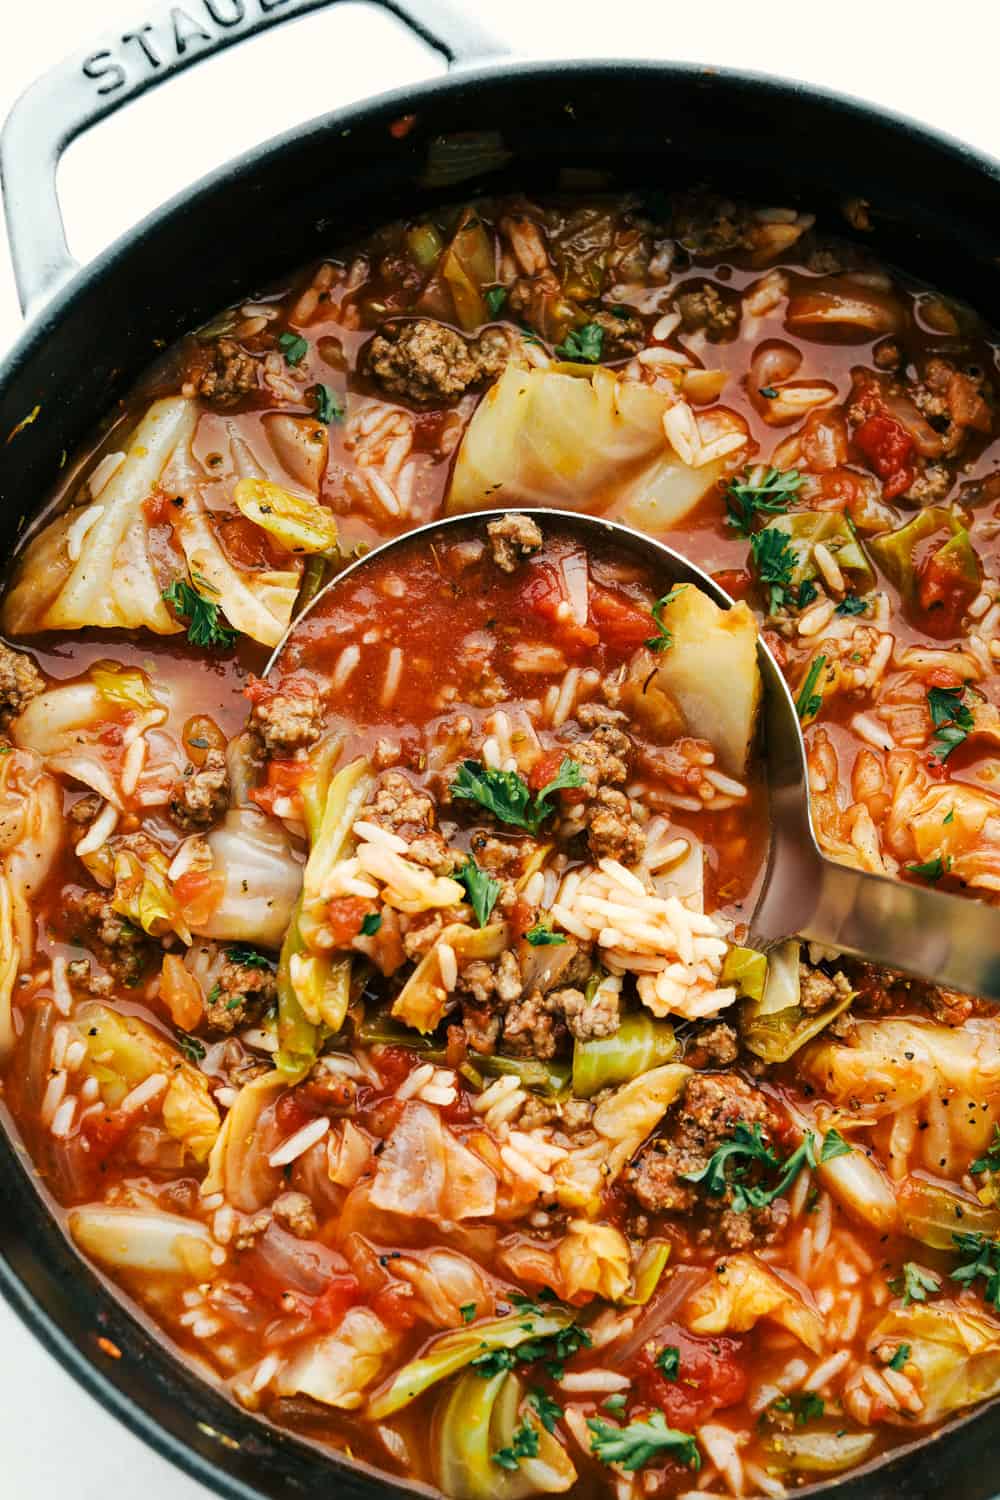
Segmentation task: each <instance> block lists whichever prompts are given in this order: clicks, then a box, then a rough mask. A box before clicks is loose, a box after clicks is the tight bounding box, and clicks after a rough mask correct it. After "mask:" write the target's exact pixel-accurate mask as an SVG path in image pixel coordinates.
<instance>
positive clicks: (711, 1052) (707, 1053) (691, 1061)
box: [684, 1021, 740, 1068]
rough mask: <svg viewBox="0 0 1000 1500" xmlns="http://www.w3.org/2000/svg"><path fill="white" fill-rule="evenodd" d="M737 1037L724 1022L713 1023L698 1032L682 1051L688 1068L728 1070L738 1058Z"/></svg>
mask: <svg viewBox="0 0 1000 1500" xmlns="http://www.w3.org/2000/svg"><path fill="white" fill-rule="evenodd" d="M739 1051H740V1043H739V1037H738V1036H737V1034H736V1031H735V1029H734V1028H733V1027H732V1026H729V1025H727V1024H726V1022H725V1021H715V1022H713V1023H712V1024H711V1025H709V1026H706V1027H705V1028H704V1030H702V1031H698V1032H696V1033H695V1034H694V1036H693V1037H692V1038H691V1039H690V1041H689V1042H688V1045H687V1046H686V1047H685V1049H684V1061H685V1062H686V1063H687V1065H688V1067H689V1068H728V1067H729V1065H730V1063H734V1062H735V1061H736V1059H737V1057H738V1056H739Z"/></svg>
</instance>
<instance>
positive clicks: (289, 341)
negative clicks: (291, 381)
mask: <svg viewBox="0 0 1000 1500" xmlns="http://www.w3.org/2000/svg"><path fill="white" fill-rule="evenodd" d="M278 348H279V349H280V350H281V352H282V354H283V355H284V356H285V364H286V365H300V364H301V363H302V361H303V360H304V359H305V357H306V355H307V354H308V353H309V345H308V343H307V342H306V340H305V339H304V338H303V337H302V335H301V334H300V333H279V335H278Z"/></svg>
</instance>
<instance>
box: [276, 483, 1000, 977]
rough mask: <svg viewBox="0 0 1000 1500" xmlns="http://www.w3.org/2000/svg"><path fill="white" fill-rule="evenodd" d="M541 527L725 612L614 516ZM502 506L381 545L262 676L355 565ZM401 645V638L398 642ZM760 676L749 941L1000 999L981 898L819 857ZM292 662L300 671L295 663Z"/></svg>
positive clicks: (798, 749) (479, 533) (990, 919)
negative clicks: (763, 823)
mask: <svg viewBox="0 0 1000 1500" xmlns="http://www.w3.org/2000/svg"><path fill="white" fill-rule="evenodd" d="M517 513H518V514H519V515H526V516H531V517H532V518H533V519H534V520H535V521H537V522H538V524H539V525H540V526H541V527H542V529H543V531H544V528H545V526H546V525H547V524H548V525H551V524H552V522H553V521H557V522H558V523H559V527H560V530H562V531H564V532H565V531H568V532H570V533H571V534H573V535H574V536H576V537H577V538H578V539H579V541H580V542H581V544H582V545H583V546H584V547H585V548H586V549H587V550H588V551H590V550H592V549H593V548H594V547H595V546H598V545H599V546H600V547H601V548H602V550H605V551H606V550H607V548H608V545H609V543H611V544H612V546H613V547H614V549H615V550H616V551H617V552H618V553H619V555H620V556H622V557H627V558H632V559H635V560H636V561H637V562H639V563H641V564H642V565H643V566H644V567H645V568H648V569H649V570H650V571H651V572H652V573H653V576H654V577H656V578H658V579H659V580H661V583H662V588H661V592H663V593H666V591H667V590H668V589H669V588H670V587H672V586H673V585H674V584H678V583H691V584H694V585H696V587H698V588H700V589H702V590H703V591H704V592H705V593H706V594H708V595H709V597H710V598H711V599H713V600H714V601H715V603H716V604H719V605H721V606H722V607H723V608H724V609H728V608H730V607H731V605H732V600H731V599H730V597H729V595H728V594H727V593H726V592H725V591H724V590H723V589H722V588H720V587H719V585H718V584H717V583H716V582H715V581H714V579H712V578H711V577H710V576H709V575H708V574H707V573H705V572H704V571H703V570H702V569H701V568H699V567H697V566H696V564H694V563H693V562H691V561H690V560H689V559H688V558H686V557H683V556H682V555H681V554H680V553H679V552H675V551H674V550H673V548H672V547H668V546H666V545H665V544H664V543H663V542H658V541H656V540H654V538H652V537H649V536H646V535H644V534H643V533H641V532H637V531H633V530H632V529H631V528H630V527H627V526H623V525H621V524H619V523H618V522H616V521H611V520H606V519H604V518H602V517H598V516H591V515H585V514H582V513H580V512H577V511H565V510H549V509H534V508H531V507H524V506H519V507H517ZM505 514H507V511H506V510H490V511H476V512H472V513H470V514H463V515H458V516H452V517H450V518H448V519H445V520H439V521H432V522H430V523H429V524H428V525H426V526H421V527H417V528H415V529H413V530H412V531H407V532H404V533H403V534H402V535H400V536H398V537H395V538H393V539H392V540H391V541H388V542H383V543H382V544H381V545H380V546H378V547H375V548H373V549H372V551H370V552H368V553H366V554H365V555H364V556H363V557H361V558H359V559H358V560H357V561H356V562H354V563H351V564H350V565H349V566H348V567H346V568H345V569H343V571H342V572H340V573H338V574H337V576H336V577H335V578H333V579H332V580H331V581H330V582H329V583H328V584H327V585H326V587H325V588H323V589H321V590H320V591H319V592H318V593H317V594H316V596H315V598H314V599H312V600H311V602H310V603H309V605H308V606H307V608H306V609H305V610H303V612H302V613H301V614H300V615H299V616H298V618H297V619H296V620H295V622H294V623H293V624H292V625H291V626H290V627H289V629H288V630H287V631H286V633H285V635H284V636H283V637H282V639H281V641H279V643H278V645H277V646H276V647H275V650H274V652H273V654H272V656H271V658H270V660H269V661H268V664H267V667H266V669H265V675H268V674H271V673H274V672H276V671H280V670H281V668H282V665H283V664H284V666H285V669H286V670H287V667H288V663H287V662H286V661H285V660H284V659H285V658H286V655H287V654H289V653H291V654H292V655H294V656H295V657H299V656H300V655H301V654H302V653H303V652H304V651H305V650H306V648H307V632H308V623H307V622H308V621H309V618H310V615H311V614H312V612H313V611H314V610H315V609H316V608H317V606H318V605H320V603H321V602H322V601H324V600H329V598H330V595H331V594H332V593H334V592H336V591H337V590H338V589H340V588H341V587H342V586H343V585H344V583H345V582H346V581H347V580H348V579H353V580H355V581H356V575H357V573H358V572H359V571H360V570H363V569H366V568H368V567H370V566H371V565H372V564H374V563H376V562H382V561H384V560H385V558H386V557H387V556H388V555H389V554H391V553H392V552H394V551H396V550H398V549H400V548H402V547H412V546H413V545H414V544H416V545H418V546H419V545H420V544H421V542H422V541H423V542H424V543H426V545H427V546H430V545H431V544H432V543H433V542H434V541H435V540H436V539H438V538H441V539H442V540H444V539H451V540H455V539H456V537H458V536H469V537H477V538H482V537H484V536H485V534H486V525H487V523H488V522H489V521H491V520H496V519H498V518H499V517H500V516H503V515H505ZM400 644H403V645H405V643H400ZM757 659H758V664H759V667H760V672H761V676H762V679H763V686H764V693H763V708H762V713H761V725H760V735H761V743H760V749H761V753H762V756H763V763H764V767H765V772H766V782H767V792H768V804H769V820H770V842H769V846H768V852H767V861H766V867H765V870H764V874H763V879H762V881H761V883H760V885H759V888H758V894H757V900H756V905H755V907H754V910H753V913H752V915H751V916H750V918H749V926H750V939H749V940H750V942H751V943H753V945H754V946H756V947H761V948H768V947H770V946H772V945H773V944H775V943H777V942H779V941H781V940H782V939H785V938H788V937H793V936H796V937H801V938H804V939H806V940H807V941H809V942H814V943H818V944H821V945H822V946H823V947H825V948H830V949H834V950H836V951H837V952H838V953H846V954H849V955H850V956H851V957H852V958H860V959H866V960H868V961H869V962H870V963H873V964H879V965H883V966H885V967H886V968H889V969H896V970H899V971H901V972H902V973H904V974H908V975H910V976H912V977H914V978H916V979H923V980H928V981H930V982H931V983H934V984H939V985H943V986H945V987H946V988H947V989H953V990H958V991H960V992H962V993H964V994H970V995H978V996H981V997H982V998H984V999H987V1000H997V1001H1000V920H998V918H997V914H996V911H995V910H994V909H993V908H992V907H990V906H987V905H985V904H983V903H981V902H977V901H968V900H965V899H963V898H962V897H961V896H956V895H951V894H949V893H947V892H944V891H937V890H934V889H932V888H930V887H925V886H919V885H916V884H913V883H911V882H908V881H903V880H894V879H892V878H890V877H888V876H884V875H875V874H872V873H870V872H869V871H866V870H858V869H854V868H852V867H850V866H848V865H842V864H837V863H836V862H835V861H833V860H831V859H828V858H827V857H826V855H824V854H823V853H821V851H820V848H819V843H818V841H817V838H816V831H815V828H814V826H813V822H812V817H811V813H810V810H809V772H808V765H807V759H806V745H805V740H804V738H803V734H802V726H801V724H800V722H799V715H798V711H797V709H796V705H795V700H794V699H793V697H792V694H791V692H790V691H789V687H788V684H787V682H786V681H785V678H784V676H783V675H782V673H781V670H780V669H779V667H778V664H777V662H776V661H775V659H774V657H773V656H772V655H771V652H770V651H769V650H768V649H767V647H766V646H765V645H764V643H763V641H758V647H757ZM300 664H301V663H300V662H298V661H297V662H296V665H300Z"/></svg>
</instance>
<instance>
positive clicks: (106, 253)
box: [0, 55, 1000, 387]
mask: <svg viewBox="0 0 1000 1500" xmlns="http://www.w3.org/2000/svg"><path fill="white" fill-rule="evenodd" d="M621 73H641V74H646V75H651V76H655V75H660V76H662V77H663V78H664V80H667V79H670V78H683V79H685V80H692V81H697V80H698V79H701V80H702V81H703V82H704V84H705V85H706V86H712V85H716V84H717V85H719V86H720V87H722V88H728V87H735V88H742V89H748V90H750V91H751V92H753V93H756V94H758V95H760V96H761V97H762V98H768V97H771V98H774V99H776V100H777V99H784V100H788V99H793V100H794V99H796V98H803V97H804V98H808V99H811V100H817V101H819V102H820V103H821V104H823V105H825V106H826V107H827V108H829V110H830V111H831V113H832V114H833V115H837V114H841V115H852V116H854V117H856V118H864V117H868V118H869V119H873V120H877V121H878V122H879V123H880V124H884V125H887V126H888V127H889V128H890V129H891V130H893V131H894V132H896V133H897V134H899V135H901V136H905V137H907V138H908V140H909V142H910V143H911V144H912V145H914V146H917V147H928V148H932V149H934V150H935V151H938V152H940V151H944V152H945V153H946V154H947V155H949V156H951V157H953V158H955V159H956V160H959V161H962V162H963V163H966V164H970V165H972V166H973V167H974V168H976V169H977V170H978V171H979V172H980V173H981V174H982V175H983V176H984V177H985V178H986V179H987V180H988V181H990V182H992V183H993V184H994V185H995V186H996V187H997V188H998V189H1000V156H993V155H992V154H991V153H989V152H986V151H983V150H982V149H980V148H979V147H978V146H973V145H971V144H970V143H969V142H967V141H963V140H962V139H961V138H960V137H958V136H955V135H952V134H951V133H950V132H948V131H945V130H940V129H938V128H937V127H936V126H932V125H929V124H927V123H925V122H924V121H921V120H918V119H916V118H915V117H914V116H912V115H908V114H906V113H904V112H902V111H899V110H894V109H890V108H885V107H884V106H882V105H880V104H878V103H876V102H875V101H873V100H869V99H866V98H862V97H860V96H857V95H853V94H849V93H846V92H844V91H842V90H837V89H831V88H827V87H826V86H824V85H819V84H813V83H809V82H806V81H803V80H801V79H795V78H790V77H786V76H785V75H783V74H778V73H767V72H762V71H760V70H757V69H749V68H747V69H744V68H732V67H719V66H717V65H715V64H712V63H705V62H688V61H678V60H674V59H669V58H667V59H656V58H636V57H628V56H624V57H610V58H606V57H594V58H588V57H578V58H515V59H511V58H509V57H506V56H503V55H502V56H500V57H497V58H495V59H486V60H484V61H483V62H482V63H478V64H475V65H473V66H464V65H463V66H461V67H458V68H456V69H455V70H454V71H452V72H447V73H444V74H443V75H440V76H436V77H431V78H429V79H425V80H423V81H422V82H418V83H415V84H404V85H401V86H400V87H399V88H395V89H390V90H386V91H384V92H381V93H378V94H372V95H370V96H368V97H366V98H364V99H361V100H357V101H355V102H354V103H352V104H347V105H343V106H341V107H340V108H338V109H334V110H330V111H328V112H327V113H324V114H321V115H316V116H313V117H312V118H311V119H309V120H305V121H303V122H302V123H300V124H298V125H294V126H291V127H289V128H288V129H287V130H284V131H281V132H280V133H279V134H277V135H275V136H271V137H269V138H268V139H267V140H266V141H263V142H261V143H260V144H259V145H257V146H253V147H251V148H250V149H249V150H247V151H244V152H241V153H239V154H237V155H236V156H233V157H230V158H229V159H228V160H227V161H225V162H223V163H221V165H219V166H218V167H215V168H213V170H212V171H211V172H208V173H205V174H204V175H203V176H202V177H199V178H196V179H195V181H194V182H192V183H191V184H190V185H189V186H187V187H186V188H182V189H181V190H180V192H178V193H175V194H173V196H172V197H170V198H168V199H167V200H166V201H165V202H164V203H161V204H159V205H158V206H157V207H156V208H154V209H152V210H151V211H150V212H149V213H148V214H146V215H144V216H143V218H141V219H139V220H138V221H137V222H136V223H135V224H133V225H132V226H131V227H130V228H128V229H126V230H124V231H123V232H122V233H121V234H120V235H118V237H117V238H116V239H115V240H113V241H112V243H111V244H110V245H108V246H106V247H105V248H104V249H103V250H101V251H100V252H99V253H98V254H97V255H96V256H95V257H94V258H93V259H92V260H90V261H88V262H86V264H84V265H82V266H81V267H80V268H79V269H78V270H77V271H76V272H75V273H74V274H73V275H72V276H71V277H70V278H69V279H68V280H67V281H66V282H65V284H64V285H63V286H61V287H59V288H58V289H57V290H56V291H55V292H54V293H53V294H52V296H51V297H50V298H49V300H48V301H47V302H46V303H44V305H43V306H42V307H41V309H40V310H39V311H38V313H36V315H35V316H34V317H33V318H32V319H31V320H30V321H29V322H28V323H26V324H25V326H24V328H23V329H22V331H21V333H20V334H19V335H18V337H17V339H16V340H15V341H14V343H13V344H12V345H11V347H10V348H9V349H8V350H7V351H6V353H5V354H4V355H3V358H2V359H0V387H5V386H6V385H7V384H8V382H10V381H13V380H15V379H16V377H17V375H18V373H19V370H20V367H21V365H22V364H23V363H24V361H25V359H26V358H27V356H28V354H29V352H30V351H31V350H32V348H33V347H34V345H35V343H36V341H38V340H39V339H41V338H42V337H43V336H45V335H46V334H47V333H48V332H49V331H50V330H51V329H52V328H54V327H55V326H56V325H57V324H58V322H59V321H60V318H61V317H62V314H63V313H64V311H65V310H66V309H67V307H68V306H69V305H70V304H71V303H72V302H73V301H74V300H75V298H77V297H78V296H80V295H82V294H84V293H85V292H86V291H87V290H88V288H89V287H90V286H91V285H93V284H94V283H95V282H97V281H98V280H100V279H101V278H102V277H103V276H104V275H106V274H113V273H114V270H115V268H116V265H117V263H118V262H119V261H120V260H121V259H122V258H123V257H124V256H125V255H126V254H127V252H128V250H129V249H130V247H131V245H132V244H133V242H134V241H135V240H136V239H137V238H140V237H142V238H144V237H145V236H147V235H151V234H157V233H159V231H160V230H161V229H163V228H164V227H165V226H166V225H167V224H168V223H169V222H170V221H171V220H172V219H173V218H174V217H175V215H177V214H179V213H180V212H182V211H183V210H185V209H190V207H191V206H192V204H193V203H194V202H195V201H196V200H200V199H202V198H205V197H207V196H209V195H210V194H211V193H212V192H214V191H216V190H217V189H218V188H219V187H220V186H221V185H222V184H223V183H224V182H225V181H226V180H227V179H228V178H230V177H232V176H233V175H234V174H240V175H242V174H245V173H248V172H253V171H255V170H256V169H258V168H260V167H263V166H265V165H266V164H268V163H269V162H271V161H272V160H273V159H275V158H277V157H280V156H281V154H282V153H283V152H284V151H286V150H287V149H288V148H289V147H292V146H295V145H300V144H303V143H305V142H306V141H308V140H309V139H310V138H311V137H318V136H322V135H325V134H327V133H329V132H332V131H336V130H338V129H340V130H343V129H344V127H348V128H352V127H353V126H355V125H359V124H363V123H365V122H366V121H367V120H368V119H370V118H372V117H376V116H378V115H379V114H382V113H384V112H388V111H391V110H395V109H398V108H400V107H401V106H404V105H409V106H412V105H418V106H419V104H420V103H421V101H423V100H425V99H427V98H430V97H432V96H435V95H448V94H459V93H461V92H462V91H463V90H464V89H467V88H472V89H475V88H476V87H478V86H481V85H486V86H488V85H490V84H497V83H503V82H504V81H507V80H515V79H518V80H519V79H531V78H549V79H554V80H555V81H560V80H566V82H567V83H571V84H572V83H574V82H578V81H580V80H583V79H587V78H596V79H597V80H600V79H602V78H611V77H614V76H616V75H618V74H621ZM406 112H407V113H409V112H410V111H409V110H407V111H406Z"/></svg>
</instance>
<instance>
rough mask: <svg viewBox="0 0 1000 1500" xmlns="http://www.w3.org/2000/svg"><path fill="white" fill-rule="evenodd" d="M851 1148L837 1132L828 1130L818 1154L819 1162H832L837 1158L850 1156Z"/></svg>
mask: <svg viewBox="0 0 1000 1500" xmlns="http://www.w3.org/2000/svg"><path fill="white" fill-rule="evenodd" d="M852 1149H853V1148H852V1147H851V1146H849V1145H848V1144H847V1142H846V1141H845V1140H844V1137H843V1136H842V1135H841V1133H840V1131H839V1130H828V1131H827V1133H826V1138H825V1139H824V1141H823V1146H822V1149H821V1150H820V1153H819V1159H820V1161H821V1162H824V1161H834V1160H835V1159H836V1158H837V1157H838V1156H850V1154H851V1151H852Z"/></svg>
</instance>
